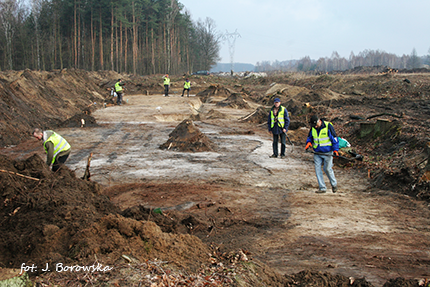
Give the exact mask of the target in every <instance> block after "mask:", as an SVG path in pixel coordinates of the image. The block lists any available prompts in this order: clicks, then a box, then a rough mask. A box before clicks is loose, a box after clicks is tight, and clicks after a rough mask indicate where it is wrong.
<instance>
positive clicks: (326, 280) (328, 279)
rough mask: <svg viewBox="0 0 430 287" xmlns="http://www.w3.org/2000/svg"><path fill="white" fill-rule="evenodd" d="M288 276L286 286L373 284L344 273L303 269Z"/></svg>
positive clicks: (358, 285)
mask: <svg viewBox="0 0 430 287" xmlns="http://www.w3.org/2000/svg"><path fill="white" fill-rule="evenodd" d="M286 277H287V282H286V285H285V286H355V287H371V286H373V285H372V284H370V283H369V282H367V281H366V280H365V279H356V280H354V279H350V278H348V277H345V276H342V275H332V274H330V273H324V272H312V271H302V272H299V273H297V274H294V275H286ZM384 286H385V285H384ZM390 286H391V285H390Z"/></svg>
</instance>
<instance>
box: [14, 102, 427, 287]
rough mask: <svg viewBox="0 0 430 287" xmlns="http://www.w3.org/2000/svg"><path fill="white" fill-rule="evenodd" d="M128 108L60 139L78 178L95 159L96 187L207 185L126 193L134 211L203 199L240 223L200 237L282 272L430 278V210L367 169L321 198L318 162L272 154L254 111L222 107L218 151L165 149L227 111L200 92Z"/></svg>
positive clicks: (296, 150) (297, 154) (342, 176)
mask: <svg viewBox="0 0 430 287" xmlns="http://www.w3.org/2000/svg"><path fill="white" fill-rule="evenodd" d="M125 101H127V103H126V104H125V105H123V106H113V107H107V108H103V109H99V110H97V111H96V112H95V113H94V114H93V116H94V117H95V118H96V119H97V122H98V123H99V125H100V126H99V127H88V128H72V129H60V130H58V131H57V132H58V133H60V134H61V135H63V136H64V137H65V138H66V139H67V140H68V141H69V142H70V144H71V145H72V148H73V151H72V154H71V156H70V158H69V160H68V162H67V165H68V166H69V167H70V168H71V169H72V170H75V172H76V174H77V176H82V174H83V173H84V170H85V166H86V162H87V157H88V156H89V154H90V153H92V154H93V159H92V161H91V175H92V176H91V179H92V180H94V181H97V182H99V183H101V184H102V185H104V186H106V187H114V186H120V185H121V184H131V183H145V182H158V183H176V182H180V183H182V184H186V185H188V186H190V187H191V186H193V187H194V188H195V187H199V185H202V184H205V188H202V190H201V192H199V193H192V194H191V193H190V194H187V192H186V190H187V189H184V191H183V192H181V193H174V191H173V190H172V193H171V194H175V196H169V194H168V193H167V195H163V196H156V195H155V196H144V195H143V194H142V193H144V191H143V190H139V189H134V190H128V191H127V192H119V193H118V194H117V195H116V196H115V197H113V198H112V200H113V201H114V202H116V203H117V204H118V205H120V206H121V207H122V208H127V207H130V206H133V205H138V204H142V205H145V206H150V207H154V208H155V207H163V208H169V207H178V206H181V207H182V208H181V209H182V210H183V212H190V213H192V212H194V213H195V212H199V211H198V210H196V209H193V210H192V209H191V207H193V206H195V205H196V204H197V203H198V202H203V201H205V202H208V201H213V202H217V203H218V205H219V207H223V208H225V209H226V210H229V211H230V212H231V214H232V215H231V218H234V219H235V220H236V221H235V222H236V224H231V225H230V226H228V225H227V224H224V225H223V228H220V229H219V230H218V233H210V234H208V235H206V236H200V237H201V238H203V240H206V241H208V242H216V243H217V244H220V245H223V246H225V247H226V248H228V247H232V248H233V247H234V248H237V247H241V246H242V247H243V248H246V249H247V250H249V252H251V253H252V254H253V256H255V257H258V258H259V259H261V260H262V261H264V262H266V263H267V264H268V265H269V266H271V267H273V268H275V269H276V270H277V271H278V272H279V273H281V274H284V273H287V274H292V273H296V272H299V271H302V270H305V269H310V270H320V271H327V272H330V273H332V274H342V275H345V276H351V277H355V278H362V277H365V278H366V280H368V281H370V282H371V283H372V284H374V285H375V286H382V284H383V283H384V282H385V281H387V280H388V279H391V278H397V277H404V278H407V279H409V278H417V279H422V278H429V277H430V269H429V266H430V251H429V250H430V248H429V247H430V228H429V226H430V213H429V210H428V208H427V206H426V204H425V203H423V202H416V201H414V200H413V199H410V198H407V197H405V196H400V195H395V194H391V193H390V192H386V191H385V192H383V191H380V190H376V189H373V188H371V187H370V186H369V183H368V180H367V173H363V174H361V173H359V172H357V171H356V170H344V169H342V168H340V167H335V174H336V177H337V180H338V182H339V186H340V190H339V192H338V193H335V194H333V193H331V192H328V193H326V194H316V193H315V191H316V189H317V182H316V177H315V173H314V168H313V161H312V156H311V155H310V154H306V153H304V146H294V147H292V146H290V145H288V147H287V158H285V159H271V158H269V155H270V154H272V151H271V149H272V147H271V145H272V140H271V136H270V135H269V134H268V133H267V132H266V131H265V129H264V128H261V127H255V126H250V125H246V124H240V123H239V122H238V121H237V119H238V118H240V117H241V116H244V115H246V114H248V113H250V112H251V111H253V110H235V109H228V108H223V109H218V110H220V111H222V112H223V113H224V114H227V115H228V117H229V118H228V119H218V120H207V121H201V122H200V121H199V122H195V124H196V126H197V127H198V128H199V129H200V130H201V131H202V132H203V133H204V134H206V135H207V136H208V137H209V139H210V140H211V141H213V142H214V143H215V144H216V145H217V147H218V148H217V150H216V151H213V152H202V153H183V152H175V151H170V150H161V149H159V146H160V145H161V144H163V143H165V142H166V141H167V139H168V136H169V133H170V132H171V131H172V130H173V129H174V128H175V127H176V126H177V125H178V124H179V123H180V121H182V120H183V119H185V118H188V117H189V116H190V115H192V114H197V113H198V112H199V111H200V112H202V111H208V110H210V109H212V108H214V109H215V108H216V107H215V104H213V103H212V104H202V102H201V101H200V100H199V99H198V98H197V97H194V95H192V96H191V97H189V98H187V97H184V98H183V97H180V96H178V95H173V96H171V97H164V96H162V95H154V96H126V97H125ZM238 131H252V133H250V134H246V133H240V132H238ZM305 140H306V139H305V138H303V143H304V142H305ZM14 150H16V148H15V149H14V148H11V149H10V151H9V152H10V153H13V152H14ZM33 152H37V153H39V154H40V155H41V156H44V153H43V150H42V148H41V147H40V146H37V147H36V146H35V148H34V149H29V150H28V151H27V152H26V153H23V154H21V156H23V157H25V156H26V155H27V154H31V153H33ZM326 183H327V184H328V181H326ZM208 186H209V187H208ZM210 186H213V188H211V187H210ZM190 190H191V188H190ZM188 209H190V210H188ZM202 212H203V211H202ZM238 222H240V223H238ZM205 238H206V239H205Z"/></svg>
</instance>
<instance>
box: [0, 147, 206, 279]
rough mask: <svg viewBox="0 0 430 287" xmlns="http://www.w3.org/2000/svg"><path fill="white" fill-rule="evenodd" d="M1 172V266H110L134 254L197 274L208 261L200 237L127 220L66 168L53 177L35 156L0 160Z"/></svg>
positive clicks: (97, 187) (94, 188)
mask: <svg viewBox="0 0 430 287" xmlns="http://www.w3.org/2000/svg"><path fill="white" fill-rule="evenodd" d="M0 170H1V172H0V190H2V194H1V202H2V203H3V206H2V208H1V209H0V218H2V222H1V225H0V262H1V263H2V266H1V267H8V268H20V266H21V264H22V263H26V265H31V264H33V263H34V264H35V265H38V266H45V263H50V265H51V264H56V263H63V264H66V263H74V262H88V260H90V258H94V256H97V257H98V258H99V259H104V260H106V261H107V262H106V263H105V264H107V263H112V262H113V261H115V260H117V259H118V258H121V255H122V254H131V255H133V256H134V257H135V258H138V259H139V260H142V261H144V260H145V259H147V258H154V257H155V258H159V259H162V260H170V261H174V262H175V263H178V262H179V263H178V264H177V265H179V266H181V267H183V268H187V269H188V270H193V268H194V269H196V268H198V267H199V264H200V263H199V262H204V261H206V260H207V258H208V256H207V254H208V253H209V252H208V247H207V246H206V245H204V244H203V243H202V242H201V241H200V240H199V239H198V238H197V237H194V236H191V235H186V234H185V235H184V234H182V235H176V234H167V233H163V232H162V231H161V229H160V228H159V227H158V226H157V225H156V224H155V223H154V222H149V221H145V222H144V221H138V220H135V219H130V218H125V217H123V216H122V215H120V210H119V209H118V208H117V207H116V206H115V205H114V204H113V203H112V202H111V201H110V200H109V198H108V197H107V196H106V195H103V194H101V187H100V185H99V184H97V183H95V182H91V181H84V180H81V179H79V178H76V176H75V174H74V172H73V171H70V170H69V169H68V168H67V167H66V166H64V167H62V168H61V169H60V170H59V171H57V172H56V173H53V172H52V171H50V170H49V169H48V168H47V166H46V164H45V163H44V162H43V160H42V159H41V158H40V157H39V156H38V155H36V154H35V155H33V156H31V157H29V158H28V159H26V160H23V161H14V160H10V159H9V158H8V157H6V156H0ZM196 259H197V260H196ZM40 271H41V270H38V271H37V272H40Z"/></svg>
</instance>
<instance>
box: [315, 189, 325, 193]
mask: <svg viewBox="0 0 430 287" xmlns="http://www.w3.org/2000/svg"><path fill="white" fill-rule="evenodd" d="M315 192H316V193H326V190H325V189H318V190H317V191H315Z"/></svg>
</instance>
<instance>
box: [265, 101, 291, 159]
mask: <svg viewBox="0 0 430 287" xmlns="http://www.w3.org/2000/svg"><path fill="white" fill-rule="evenodd" d="M289 125H290V118H289V117H288V111H287V109H286V108H285V107H284V106H281V100H280V99H279V98H276V99H275V101H274V105H273V107H272V109H271V110H270V113H269V118H268V119H267V128H268V129H269V133H271V134H272V135H273V144H272V146H273V154H272V155H271V156H270V157H273V158H276V157H278V140H279V138H281V158H284V157H285V148H286V141H287V131H288V127H289Z"/></svg>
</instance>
